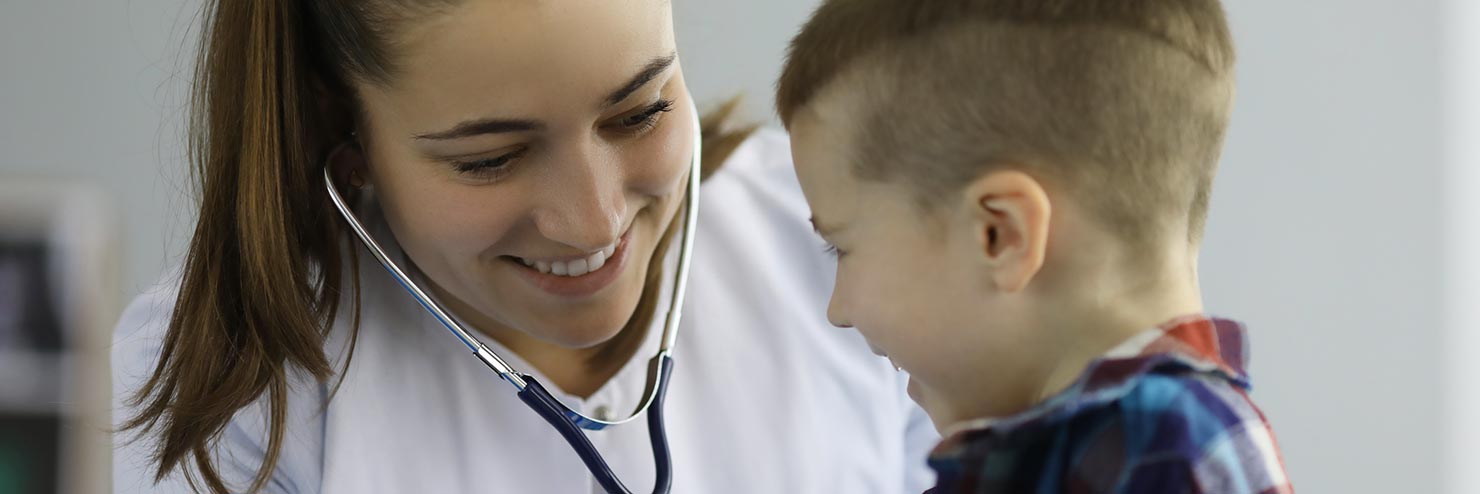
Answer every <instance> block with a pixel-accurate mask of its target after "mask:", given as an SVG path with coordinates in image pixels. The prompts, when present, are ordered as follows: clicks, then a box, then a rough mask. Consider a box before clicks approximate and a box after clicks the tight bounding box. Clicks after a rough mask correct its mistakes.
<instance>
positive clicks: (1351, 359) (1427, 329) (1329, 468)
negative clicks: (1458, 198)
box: [1202, 0, 1444, 493]
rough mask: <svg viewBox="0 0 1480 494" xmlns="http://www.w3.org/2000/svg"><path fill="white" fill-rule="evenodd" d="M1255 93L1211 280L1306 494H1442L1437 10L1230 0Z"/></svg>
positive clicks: (1214, 239) (1216, 222) (1245, 117)
mask: <svg viewBox="0 0 1480 494" xmlns="http://www.w3.org/2000/svg"><path fill="white" fill-rule="evenodd" d="M1226 5H1227V7H1228V10H1229V13H1230V16H1231V22H1232V23H1233V28H1234V33H1235V36H1236V40H1237V42H1238V44H1239V48H1240V56H1241V58H1240V61H1239V72H1240V77H1239V82H1240V88H1239V90H1240V93H1239V99H1238V103H1237V106H1236V110H1235V112H1234V116H1233V124H1232V127H1231V129H1230V133H1229V140H1228V147H1227V153H1226V155H1225V158H1224V161H1223V168H1222V170H1221V171H1220V174H1219V177H1218V182H1217V185H1216V187H1215V189H1214V201H1213V211H1212V215H1211V218H1210V227H1209V231H1208V237H1207V244H1206V247H1205V249H1204V257H1203V264H1202V275H1203V282H1204V289H1205V295H1206V298H1207V301H1208V306H1209V308H1210V310H1212V311H1214V312H1217V313H1220V314H1226V315H1229V316H1233V317H1238V318H1243V319H1245V320H1246V321H1247V322H1248V323H1250V325H1251V331H1252V332H1253V333H1252V338H1253V354H1252V359H1253V362H1252V374H1253V377H1254V384H1255V392H1254V396H1255V398H1256V399H1257V400H1258V401H1259V402H1260V403H1261V404H1262V406H1263V407H1264V410H1265V411H1266V413H1267V414H1268V416H1269V419H1270V420H1271V421H1272V422H1273V424H1274V426H1275V428H1276V429H1275V430H1276V433H1277V434H1278V437H1279V439H1280V440H1281V442H1282V445H1283V447H1284V452H1285V455H1286V461H1287V463H1288V466H1289V468H1290V471H1291V475H1292V477H1293V479H1294V481H1295V485H1296V486H1297V487H1298V488H1299V489H1300V490H1302V491H1304V492H1343V493H1386V492H1413V493H1420V492H1439V491H1440V489H1441V483H1440V478H1441V475H1440V474H1441V473H1442V472H1441V459H1442V458H1441V455H1440V451H1441V444H1440V437H1441V435H1442V434H1443V429H1442V426H1441V425H1440V423H1439V419H1440V417H1441V416H1440V414H1439V409H1440V406H1439V405H1440V397H1441V393H1442V387H1441V386H1442V384H1441V382H1440V380H1439V378H1440V375H1441V369H1442V363H1441V361H1440V357H1441V356H1442V355H1443V354H1442V352H1441V351H1440V348H1441V346H1440V345H1441V343H1440V342H1441V337H1442V336H1443V327H1442V323H1443V322H1444V321H1443V319H1442V317H1441V308H1442V305H1441V300H1442V295H1443V292H1442V288H1443V282H1444V278H1443V266H1442V264H1441V254H1442V250H1441V249H1440V240H1441V238H1442V228H1443V223H1442V219H1441V215H1440V213H1441V211H1442V208H1443V203H1442V195H1443V194H1442V193H1443V192H1444V190H1443V188H1442V187H1441V184H1442V181H1441V173H1442V171H1443V169H1442V164H1441V154H1440V152H1439V149H1440V135H1441V131H1442V130H1443V129H1442V127H1441V120H1440V116H1441V114H1440V106H1441V101H1440V97H1439V94H1438V90H1439V61H1438V57H1437V54H1436V53H1437V51H1438V49H1439V46H1440V34H1439V27H1440V25H1439V11H1438V7H1439V2H1437V1H1435V0H1420V1H1414V0H1409V1H1402V2H1399V1H1379V0H1301V1H1298V2H1290V1H1248V0H1244V1H1236V2H1226Z"/></svg>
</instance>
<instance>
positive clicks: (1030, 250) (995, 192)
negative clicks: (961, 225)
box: [964, 170, 1053, 293]
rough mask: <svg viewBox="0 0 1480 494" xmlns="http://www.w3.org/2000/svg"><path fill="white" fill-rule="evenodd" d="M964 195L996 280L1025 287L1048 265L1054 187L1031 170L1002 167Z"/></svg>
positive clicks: (1008, 287)
mask: <svg viewBox="0 0 1480 494" xmlns="http://www.w3.org/2000/svg"><path fill="white" fill-rule="evenodd" d="M964 199H965V200H966V201H969V202H968V204H966V207H967V208H968V209H967V210H968V211H970V218H969V219H970V221H971V224H972V230H973V231H974V232H975V234H976V240H977V246H978V252H979V253H980V255H981V256H982V257H981V258H980V259H982V260H983V261H984V262H986V264H987V265H988V267H989V269H990V271H991V281H992V283H993V285H995V287H996V288H997V289H998V290H1001V291H1003V292H1008V293H1013V292H1018V291H1021V290H1022V289H1023V288H1025V287H1027V286H1028V282H1029V281H1031V280H1032V279H1033V277H1034V276H1035V275H1037V274H1038V270H1039V269H1041V268H1042V267H1043V259H1044V256H1045V255H1046V252H1047V250H1048V225H1049V217H1050V215H1051V214H1052V213H1053V211H1052V208H1051V207H1050V204H1049V201H1048V193H1047V192H1046V191H1044V189H1043V186H1042V184H1040V183H1039V182H1038V181H1037V180H1034V179H1033V177H1030V176H1028V174H1026V173H1023V172H1019V171H1014V170H1002V171H995V172H990V173H987V174H985V175H982V176H981V177H979V178H977V179H976V180H974V181H972V182H971V183H969V184H967V186H966V195H965V197H964Z"/></svg>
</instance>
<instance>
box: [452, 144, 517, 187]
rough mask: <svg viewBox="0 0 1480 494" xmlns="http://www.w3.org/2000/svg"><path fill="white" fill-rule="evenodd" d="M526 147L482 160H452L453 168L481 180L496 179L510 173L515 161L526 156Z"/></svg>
mask: <svg viewBox="0 0 1480 494" xmlns="http://www.w3.org/2000/svg"><path fill="white" fill-rule="evenodd" d="M525 151H526V150H525V149H520V150H518V151H514V152H511V153H506V154H503V155H500V156H498V157H495V158H489V159H482V160H469V161H463V160H452V161H451V163H452V168H453V169H455V170H457V172H458V173H459V174H461V175H464V176H467V177H469V178H475V179H479V180H486V181H494V180H498V179H501V178H504V177H505V176H507V175H508V173H509V170H510V168H511V167H512V166H513V163H514V161H516V160H518V159H519V158H520V157H521V156H524V153H525Z"/></svg>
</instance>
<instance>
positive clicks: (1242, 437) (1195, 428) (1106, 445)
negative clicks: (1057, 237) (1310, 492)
mask: <svg viewBox="0 0 1480 494" xmlns="http://www.w3.org/2000/svg"><path fill="white" fill-rule="evenodd" d="M1139 339H1140V340H1142V341H1132V342H1130V343H1133V344H1134V345H1133V346H1134V348H1133V349H1132V351H1129V352H1127V351H1125V350H1123V349H1117V351H1112V354H1111V355H1107V357H1106V358H1103V359H1100V360H1098V361H1096V363H1095V364H1092V365H1091V366H1090V367H1089V368H1088V369H1087V370H1086V371H1085V374H1084V375H1082V376H1081V378H1080V380H1079V381H1078V382H1076V383H1075V385H1074V386H1073V387H1071V388H1070V390H1069V391H1066V392H1065V393H1063V394H1060V395H1058V396H1056V397H1055V398H1053V399H1051V400H1049V401H1048V402H1045V403H1043V404H1041V405H1040V406H1038V407H1035V408H1033V409H1031V410H1029V411H1027V412H1024V413H1023V414H1019V415H1016V416H1013V417H1009V418H1007V419H1002V420H994V421H983V422H979V423H976V424H968V425H966V426H965V427H964V429H963V430H961V431H960V432H958V433H956V434H954V435H951V436H950V437H948V438H947V439H946V440H945V441H943V442H942V443H941V444H940V446H938V447H937V448H936V450H935V453H934V454H932V456H931V460H930V461H931V465H932V466H933V467H935V468H936V470H937V472H938V474H939V476H940V485H939V486H938V487H937V488H936V489H935V490H932V491H931V492H932V493H942V494H943V493H958V492H970V493H988V492H1029V491H1038V492H1069V493H1079V492H1085V493H1102V492H1125V493H1160V492H1192V493H1213V492H1217V493H1250V494H1253V493H1261V494H1262V493H1281V494H1282V493H1288V492H1292V490H1291V487H1290V483H1289V481H1288V479H1287V478H1286V476H1285V470H1284V465H1283V460H1282V459H1281V457H1280V453H1279V450H1278V447H1277V444H1276V442H1275V439H1274V434H1273V431H1272V429H1271V428H1270V426H1269V424H1268V422H1267V421H1266V420H1265V418H1264V415H1263V413H1261V412H1260V411H1259V409H1258V407H1257V406H1255V405H1254V402H1253V401H1252V400H1251V399H1250V398H1249V396H1248V394H1247V393H1246V390H1247V386H1248V381H1247V376H1246V375H1245V374H1244V373H1243V370H1242V369H1243V366H1242V361H1241V360H1242V357H1243V355H1245V347H1244V345H1243V333H1242V327H1241V326H1239V325H1238V324H1237V323H1233V322H1232V321H1226V320H1215V319H1196V320H1190V319H1189V320H1183V321H1181V322H1176V323H1175V324H1169V325H1168V326H1164V327H1163V328H1161V331H1160V332H1157V333H1150V332H1148V334H1147V335H1144V336H1143V337H1141V338H1139ZM1117 353H1119V354H1118V355H1117ZM1230 359H1232V360H1233V361H1230ZM1042 489H1046V490H1042Z"/></svg>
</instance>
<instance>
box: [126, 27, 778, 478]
mask: <svg viewBox="0 0 1480 494" xmlns="http://www.w3.org/2000/svg"><path fill="white" fill-rule="evenodd" d="M413 3H417V2H410V1H408V0H393V1H367V0H260V1H257V0H254V1H219V0H218V1H208V2H207V3H206V6H205V7H204V10H203V11H202V14H203V18H204V19H205V21H206V23H207V25H206V26H205V27H204V30H203V31H202V38H201V44H200V49H199V52H198V53H197V64H196V68H195V74H194V85H193V87H192V92H191V99H190V108H191V112H190V123H189V129H190V134H189V137H190V139H189V149H190V160H191V163H192V177H193V181H194V182H195V184H194V185H195V187H196V188H197V190H198V193H199V196H198V198H197V200H198V202H199V207H200V210H199V218H198V222H197V224H196V227H195V231H194V234H193V236H192V238H191V240H190V245H189V248H188V251H187V254H186V259H185V262H184V266H183V272H182V275H181V280H180V282H179V283H180V285H179V294H178V298H177V299H176V301H175V306H174V312H173V313H172V314H171V316H170V321H169V327H168V329H167V332H166V334H165V337H164V341H163V346H162V349H161V351H160V355H159V357H158V361H157V362H156V364H155V367H154V369H153V372H152V373H151V374H150V376H149V379H148V381H147V382H146V383H145V384H144V386H143V387H142V388H141V389H139V390H137V392H136V394H135V395H133V397H132V401H131V403H130V405H131V406H133V407H136V408H137V414H136V415H134V416H132V417H131V418H130V419H129V420H127V421H125V423H123V424H121V429H123V430H131V431H135V432H136V433H138V434H139V436H137V437H136V438H135V439H138V438H139V437H142V436H144V435H150V434H153V435H157V436H158V442H157V445H156V446H155V448H156V449H155V450H154V454H153V457H152V460H153V461H154V462H155V463H156V464H157V470H156V471H155V480H156V481H158V480H160V479H163V478H164V477H165V476H166V475H168V474H169V473H170V472H172V471H174V470H175V469H177V468H181V469H183V471H184V473H185V476H186V479H187V481H188V482H189V483H190V484H191V486H192V488H194V489H197V490H198V489H199V488H200V487H201V486H200V485H198V482H199V483H203V484H204V485H203V486H204V488H206V489H208V490H209V491H211V492H218V493H219V492H227V486H226V485H225V482H224V480H223V478H222V476H221V473H220V471H219V470H218V469H217V468H216V467H215V466H214V465H212V464H211V458H212V448H213V447H214V444H215V441H216V440H217V439H218V438H219V437H220V434H221V432H222V431H223V429H224V428H225V426H226V424H227V423H228V422H229V421H230V420H231V418H232V417H233V416H234V415H235V414H236V412H237V411H238V410H241V409H242V408H243V407H246V406H248V405H249V404H252V403H253V402H255V401H257V400H259V399H261V398H262V397H263V395H264V394H265V395H266V400H265V404H266V406H267V410H268V438H267V445H266V451H265V452H264V459H263V462H262V465H261V466H260V468H259V469H258V471H257V472H256V476H255V478H254V479H253V480H252V483H251V485H250V487H249V488H248V491H258V490H260V489H261V488H262V487H263V486H264V485H265V483H266V482H267V480H268V479H269V477H270V475H271V474H272V471H273V469H274V468H275V465H276V463H277V460H278V457H279V455H280V453H281V449H282V444H283V435H284V429H283V422H284V419H285V414H286V412H285V410H286V405H287V397H288V391H289V390H288V385H289V384H288V375H289V372H290V369H293V368H295V367H296V368H298V369H301V370H302V371H304V372H306V373H307V374H309V375H311V376H313V377H314V378H316V379H318V380H319V381H320V382H326V381H327V380H328V379H330V378H331V377H332V376H333V375H334V374H335V370H334V369H333V368H332V365H331V364H330V360H329V358H328V357H327V356H326V354H325V351H324V341H325V337H326V336H327V333H328V331H329V330H330V328H332V327H333V324H334V321H335V319H336V318H337V317H339V313H340V307H339V304H340V300H341V299H340V297H341V296H342V295H343V294H349V295H350V296H351V300H353V305H354V307H352V308H351V310H350V311H349V312H350V313H351V314H352V315H353V317H354V319H353V320H352V324H351V325H350V328H351V330H350V331H351V333H350V341H351V342H352V343H351V348H353V341H354V335H355V334H357V332H358V326H359V324H358V322H359V321H358V317H359V316H358V314H359V310H358V309H359V307H358V304H359V299H358V295H357V292H358V287H359V278H358V273H357V272H355V271H354V270H351V271H350V272H349V273H348V275H347V276H346V273H343V272H341V271H342V270H341V267H343V266H345V265H346V264H347V263H346V262H344V261H345V258H343V256H345V255H346V254H348V255H349V256H351V262H350V263H348V264H349V265H354V264H353V262H352V258H353V257H354V256H355V255H356V254H355V253H356V249H357V248H358V247H357V244H355V243H353V242H348V243H346V238H347V237H346V236H345V232H346V231H347V230H346V229H345V228H343V225H341V224H340V219H338V218H337V217H335V216H334V215H333V213H332V211H333V208H332V207H331V206H330V205H329V202H328V197H327V194H326V193H325V191H324V190H323V188H322V185H321V183H322V175H321V173H322V166H324V160H325V158H326V156H327V154H328V153H329V151H330V149H331V148H332V147H333V146H335V145H337V144H339V143H340V142H343V141H344V139H345V138H346V136H347V135H349V133H350V130H351V129H352V126H353V122H354V119H355V116H356V115H355V112H356V111H357V106H356V105H355V104H354V97H353V96H352V91H350V89H349V88H350V85H349V82H350V81H367V82H375V83H387V82H388V81H389V80H390V78H391V77H392V76H393V75H394V74H395V73H396V68H395V66H394V64H393V58H394V57H392V56H391V54H392V52H391V51H390V50H389V49H388V45H387V40H389V39H391V38H392V37H393V32H392V31H391V29H392V28H395V27H396V26H398V25H400V24H401V23H404V22H406V21H409V20H411V19H413V18H415V17H416V16H417V15H425V14H426V13H429V12H432V11H435V10H436V9H438V8H446V7H450V6H451V5H452V4H454V3H456V2H455V1H452V0H427V1H423V2H419V3H420V4H422V5H414V6H413V5H411V4H413ZM734 108H735V105H734V103H733V102H731V103H730V104H727V105H724V106H722V107H721V108H720V109H719V110H718V111H717V112H715V113H712V114H711V115H707V116H706V122H705V123H704V125H703V128H702V134H703V139H704V144H705V153H704V156H703V160H704V161H703V168H704V170H705V172H704V175H706V176H707V175H708V174H709V173H712V172H713V171H714V170H715V169H716V168H718V166H719V164H720V163H721V162H722V161H723V160H724V159H725V158H726V157H727V156H728V154H729V151H731V150H733V149H734V148H735V147H736V146H738V145H739V143H740V142H741V141H743V140H744V139H745V137H746V136H747V135H748V134H749V132H750V130H751V128H725V127H723V126H721V125H720V122H722V121H723V120H725V118H726V117H727V116H728V115H729V113H730V111H731V110H733V109H734ZM674 223H677V222H674ZM671 232H672V228H670V231H669V233H668V234H665V238H666V237H668V236H671ZM665 244H666V243H665ZM344 245H350V246H351V248H350V249H349V250H348V251H345V250H343V246H344ZM662 255H663V249H662V248H661V247H660V248H659V249H658V251H657V252H655V253H654V256H655V258H659V259H660V258H661V257H662ZM651 265H652V268H651V269H650V271H649V273H648V274H647V277H646V279H647V280H648V285H649V286H647V287H644V291H643V298H642V301H641V302H640V303H639V306H638V309H637V310H636V311H634V316H633V318H632V319H631V320H629V321H628V323H627V325H626V327H624V329H623V332H622V333H623V334H624V335H626V334H630V333H634V331H631V329H632V328H638V327H640V328H646V326H647V321H648V320H649V319H650V318H651V317H652V316H653V312H654V307H655V305H656V295H657V291H658V286H657V284H658V283H657V282H658V280H661V279H662V276H661V275H660V272H659V270H661V265H662V263H661V262H653V263H651ZM346 278H347V279H346ZM345 365H348V358H346V360H345ZM192 463H193V465H192ZM192 467H193V468H192ZM197 477H199V478H198V479H197Z"/></svg>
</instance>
